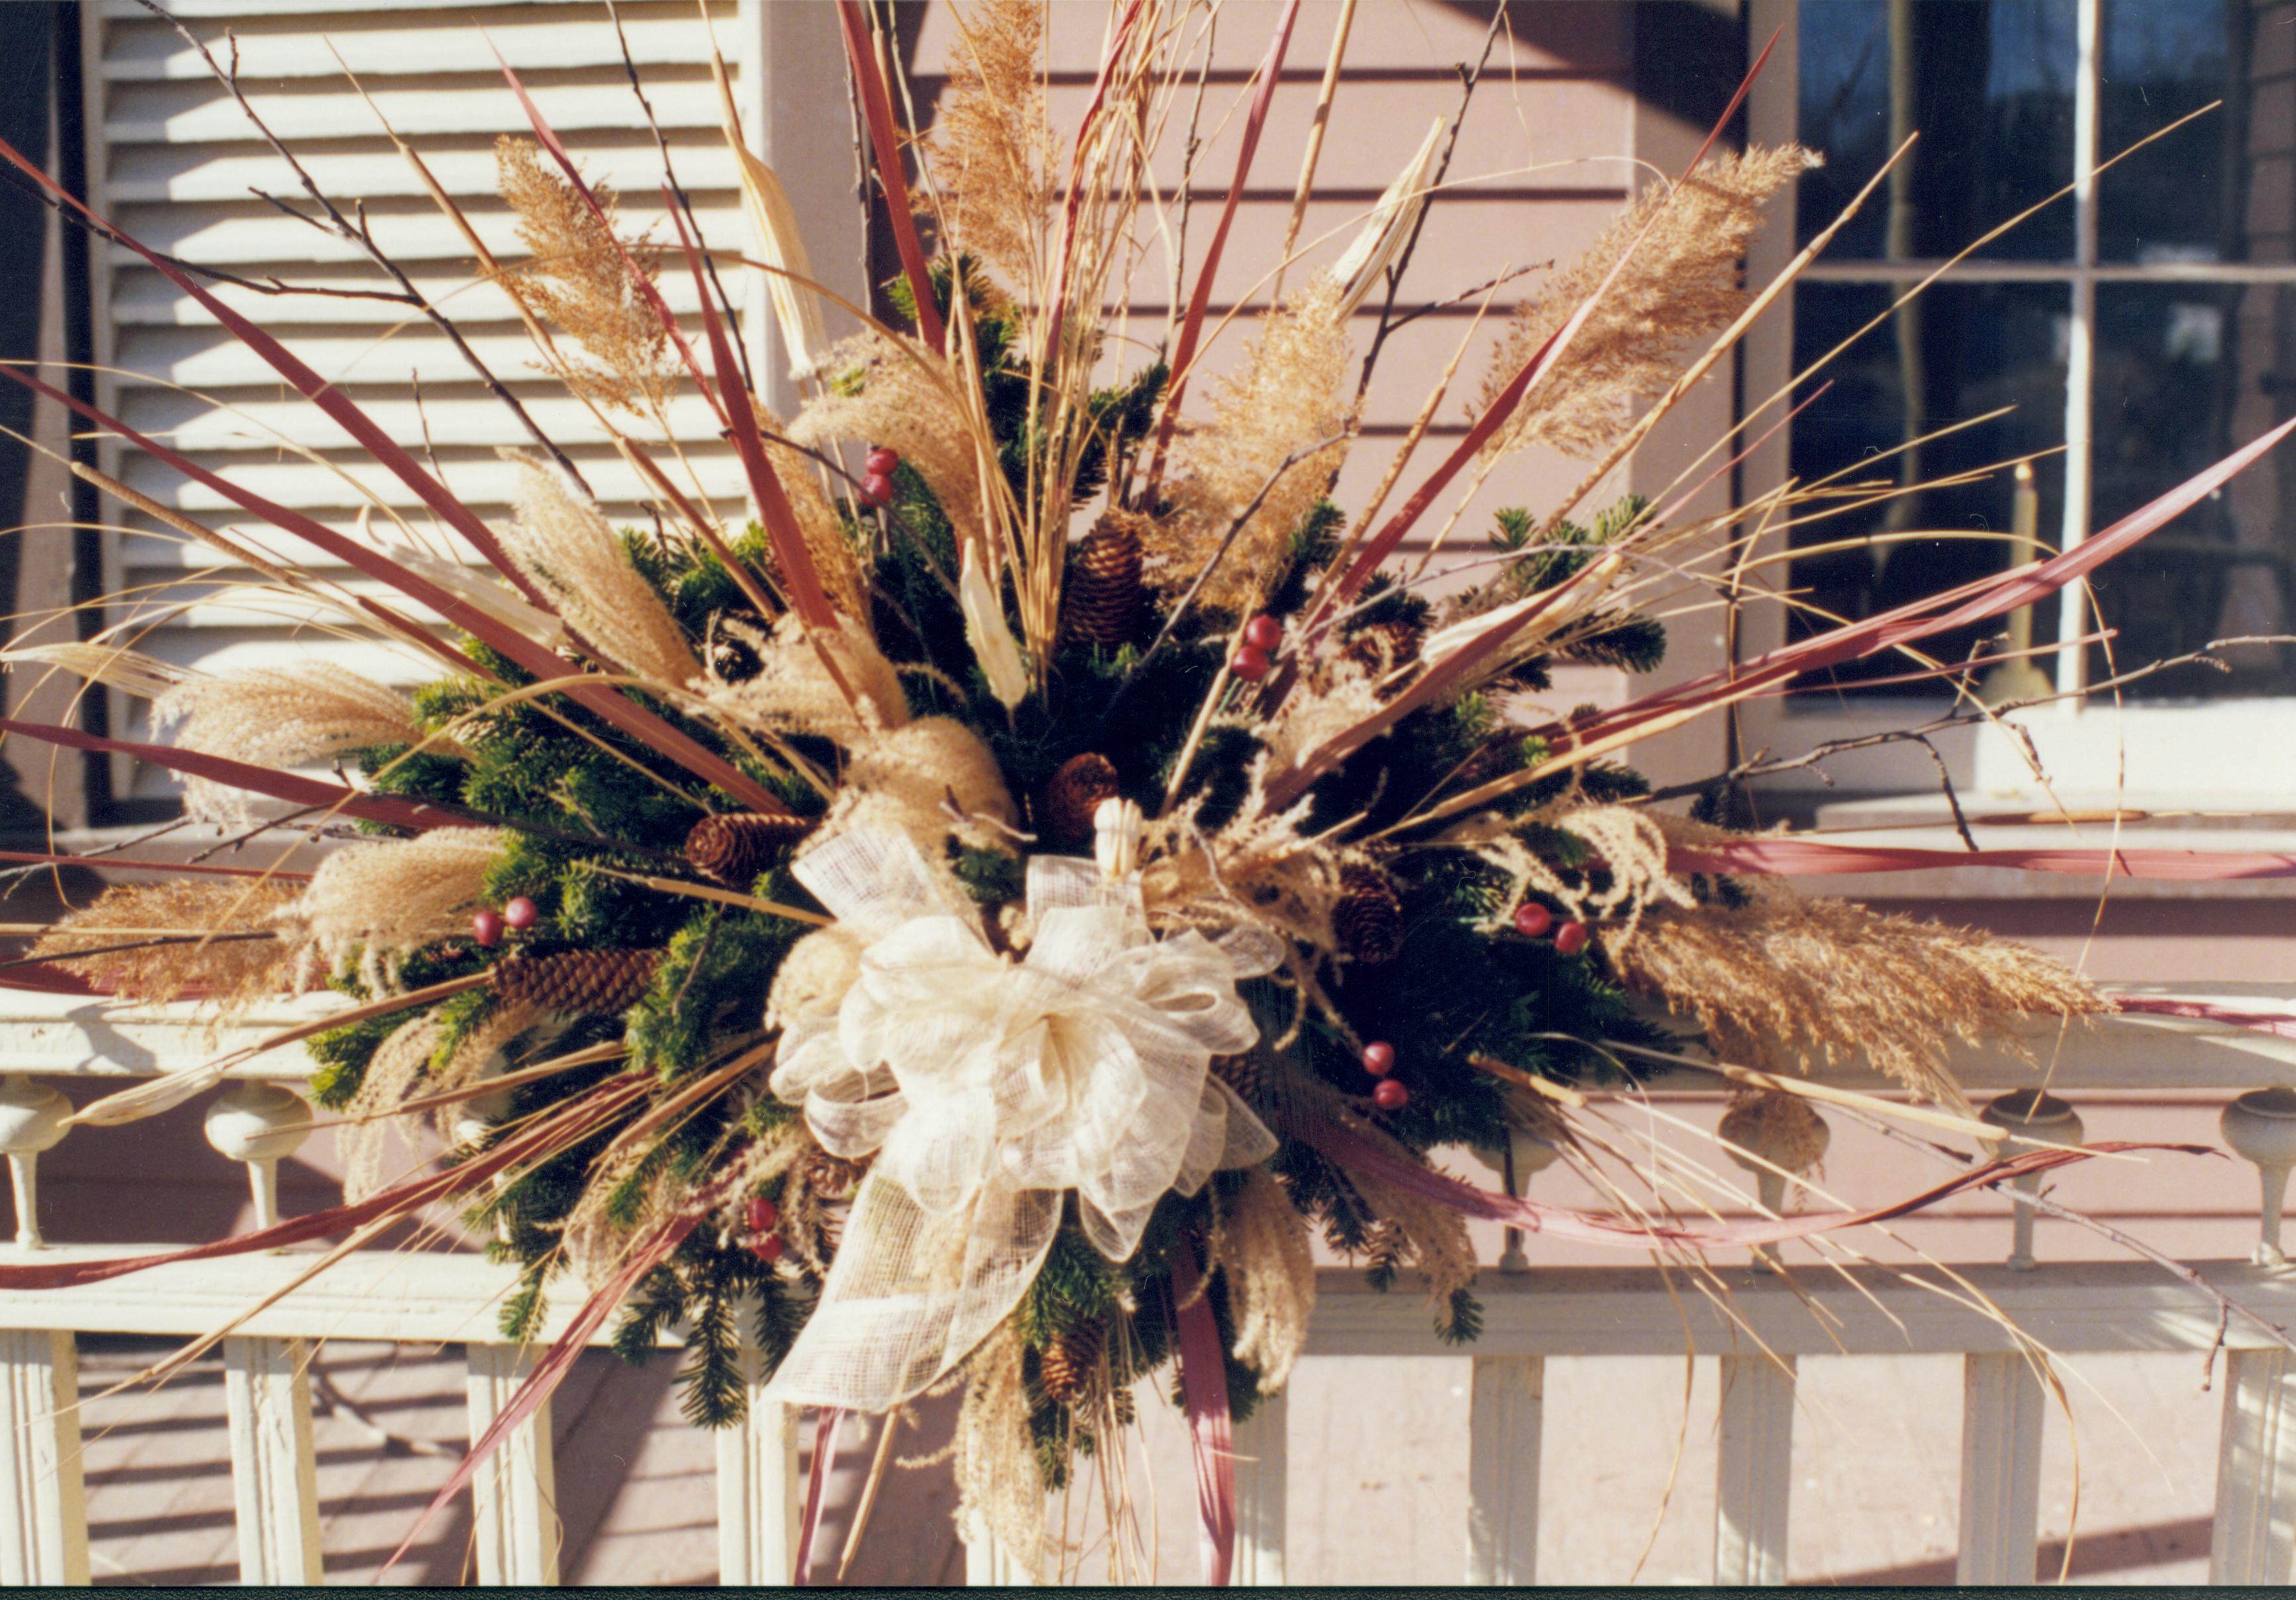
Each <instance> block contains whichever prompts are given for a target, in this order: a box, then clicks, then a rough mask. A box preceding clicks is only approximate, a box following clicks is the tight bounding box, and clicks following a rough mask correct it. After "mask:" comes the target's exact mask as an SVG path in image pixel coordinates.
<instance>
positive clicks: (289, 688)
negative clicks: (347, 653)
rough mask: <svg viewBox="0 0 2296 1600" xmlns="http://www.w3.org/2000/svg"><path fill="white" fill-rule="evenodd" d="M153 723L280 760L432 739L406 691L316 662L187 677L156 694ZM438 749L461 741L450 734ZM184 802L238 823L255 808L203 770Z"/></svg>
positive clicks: (303, 760)
mask: <svg viewBox="0 0 2296 1600" xmlns="http://www.w3.org/2000/svg"><path fill="white" fill-rule="evenodd" d="M152 728H153V729H154V731H158V732H161V733H165V732H167V731H168V730H170V729H180V730H181V731H180V732H178V733H177V735H176V743H177V744H178V745H180V746H182V747H184V749H186V750H197V751H200V752H201V753H203V754H205V755H224V756H228V757H230V758H231V759H232V760H234V761H241V762H246V763H250V764H252V765H255V766H266V767H279V768H293V767H299V766H306V765H309V764H311V763H317V762H332V761H335V760H339V759H340V758H341V757H343V756H345V755H352V754H354V753H356V752H357V751H360V750H374V749H381V748H383V747H388V746H393V745H413V744H418V743H420V742H421V741H422V739H423V738H424V737H425V731H424V729H423V728H422V725H421V724H420V723H419V722H416V721H415V717H414V706H412V705H411V704H410V703H409V702H408V700H407V699H406V696H404V695H402V694H400V693H398V691H397V690H390V689H385V688H384V687H383V686H382V685H381V684H380V683H377V682H373V680H372V679H368V678H363V677H361V676H360V675H359V674H358V673H355V672H351V671H349V670H348V669H347V668H345V667H340V666H337V665H333V664H332V663H331V662H325V661H317V660H307V661H302V662H299V663H297V664H296V665H294V666H292V667H281V666H266V667H253V668H250V669H249V670H247V671H245V672H237V673H225V674H224V675H222V676H220V677H212V678H208V677H201V678H191V679H187V680H186V681H184V682H182V683H180V684H178V685H176V687H175V688H173V689H170V690H168V691H167V692H166V693H164V694H162V695H160V697H159V698H157V699H155V700H153V701H152ZM430 748H431V749H433V750H439V749H442V748H443V749H444V751H446V752H447V753H448V754H452V753H453V752H454V751H455V749H456V748H457V747H455V746H454V745H451V744H445V743H444V742H443V741H440V742H434V743H433V744H432V745H431V746H430ZM184 810H185V811H186V812H189V813H190V815H192V816H193V818H195V819H198V820H201V821H215V822H222V823H225V824H228V825H232V826H243V825H245V824H246V822H247V821H248V820H250V817H251V815H252V812H251V810H250V803H249V800H248V797H247V796H246V795H245V794H243V793H242V792H241V791H240V790H238V789H235V788H229V787H228V786H226V785H224V784H220V783H217V782H214V781H213V780H209V779H204V778H189V777H187V778H186V779H185V780H184Z"/></svg>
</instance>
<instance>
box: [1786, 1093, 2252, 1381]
mask: <svg viewBox="0 0 2296 1600" xmlns="http://www.w3.org/2000/svg"><path fill="white" fill-rule="evenodd" d="M1831 1108H1832V1109H1833V1110H1837V1111H1839V1112H1841V1114H1842V1115H1844V1116H1847V1117H1849V1119H1851V1120H1852V1121H1853V1122H1857V1123H1859V1124H1861V1125H1862V1126H1865V1127H1867V1128H1871V1129H1872V1130H1874V1131H1875V1132H1876V1133H1879V1134H1881V1135H1882V1136H1883V1137H1884V1138H1887V1139H1895V1140H1897V1141H1898V1143H1899V1144H1901V1145H1907V1146H1910V1147H1913V1148H1914V1149H1916V1150H1920V1151H1923V1152H1924V1153H1926V1154H1927V1155H1931V1156H1933V1157H1935V1158H1936V1159H1937V1160H1939V1161H1942V1162H1946V1163H1950V1164H1952V1165H1954V1166H1959V1167H1972V1166H1975V1165H1976V1164H1977V1158H1976V1157H1975V1156H1973V1155H1965V1154H1964V1153H1963V1152H1961V1151H1959V1150H1956V1149H1954V1148H1953V1147H1950V1146H1948V1145H1940V1144H1939V1143H1937V1142H1936V1141H1935V1140H1933V1139H1923V1137H1922V1136H1921V1135H1919V1134H1917V1133H1912V1132H1908V1131H1907V1130H1905V1129H1903V1128H1898V1127H1895V1126H1892V1125H1891V1124H1890V1122H1889V1121H1888V1120H1887V1119H1886V1118H1883V1117H1879V1116H1874V1115H1873V1114H1870V1113H1867V1112H1864V1111H1860V1110H1858V1109H1857V1108H1856V1107H1854V1106H1840V1105H1836V1106H1832V1107H1831ZM1983 1187H1985V1188H1990V1189H1992V1190H1993V1191H1994V1192H1995V1193H1996V1194H1998V1195H2002V1196H2006V1197H2007V1198H2008V1199H2010V1200H2011V1201H2013V1203H2015V1204H2019V1205H2022V1206H2027V1207H2029V1208H2030V1209H2031V1210H2034V1211H2037V1212H2040V1213H2041V1214H2042V1215H2043V1216H2046V1217H2054V1218H2056V1219H2057V1220H2059V1221H2061V1222H2071V1223H2072V1224H2073V1225H2074V1226H2076V1227H2079V1228H2086V1229H2088V1230H2089V1231H2090V1232H2091V1233H2093V1234H2095V1235H2096V1236H2097V1237H2100V1238H2103V1239H2108V1240H2110V1241H2112V1243H2113V1244H2115V1245H2120V1247H2121V1248H2122V1249H2123V1250H2126V1251H2128V1252H2129V1253H2131V1254H2132V1255H2137V1256H2142V1257H2143V1258H2144V1260H2146V1261H2151V1262H2152V1263H2153V1265H2154V1266H2156V1267H2158V1268H2160V1269H2161V1270H2162V1271H2164V1272H2166V1273H2168V1274H2169V1276H2170V1277H2171V1278H2176V1279H2177V1281H2178V1282H2180V1283H2182V1284H2184V1285H2185V1286H2187V1287H2189V1288H2191V1289H2192V1290H2193V1291H2194V1293H2195V1294H2202V1295H2205V1296H2207V1297H2208V1299H2209V1300H2210V1302H2213V1303H2214V1304H2215V1306H2216V1308H2217V1314H2218V1318H2220V1319H2221V1320H2223V1321H2225V1322H2229V1321H2230V1319H2231V1318H2235V1317H2237V1318H2240V1319H2241V1320H2242V1321H2243V1322H2244V1323H2246V1324H2247V1325H2248V1326H2250V1327H2253V1328H2254V1329H2256V1330H2257V1331H2258V1332H2259V1333H2260V1334H2262V1335H2264V1336H2265V1337H2266V1338H2267V1339H2269V1340H2270V1341H2271V1342H2272V1343H2275V1344H2276V1345H2278V1346H2280V1347H2281V1348H2282V1349H2283V1350H2286V1351H2296V1339H2292V1338H2290V1337H2289V1335H2288V1330H2287V1329H2286V1328H2284V1327H2281V1326H2280V1324H2278V1323H2276V1322H2271V1321H2267V1320H2266V1319H2265V1318H2263V1317H2262V1316H2260V1315H2259V1314H2258V1313H2257V1312H2255V1311H2251V1310H2249V1309H2248V1308H2247V1307H2246V1306H2243V1305H2242V1304H2241V1303H2240V1302H2238V1301H2236V1300H2234V1299H2233V1298H2231V1297H2230V1296H2229V1295H2227V1294H2225V1292H2224V1291H2223V1290H2221V1289H2219V1288H2218V1287H2217V1286H2215V1285H2213V1284H2211V1283H2210V1282H2209V1281H2208V1280H2207V1279H2206V1278H2202V1276H2201V1275H2200V1274H2199V1273H2197V1272H2195V1271H2194V1270H2193V1269H2191V1268H2190V1267H2188V1266H2186V1265H2185V1263H2184V1262H2182V1261H2178V1260H2177V1259H2176V1258H2175V1257H2174V1256H2171V1255H2168V1254H2166V1253H2163V1252H2161V1251H2159V1250H2156V1249H2154V1248H2153V1246H2152V1245H2147V1244H2146V1243H2145V1242H2144V1240H2142V1239H2140V1238H2137V1237H2134V1236H2133V1235H2130V1234H2126V1233H2123V1232H2122V1231H2121V1230H2120V1229H2118V1228H2115V1227H2114V1226H2112V1223H2110V1222H2106V1221H2103V1220H2100V1219H2098V1218H2095V1217H2092V1216H2090V1215H2089V1214H2088V1213H2087V1212H2078V1211H2075V1210H2073V1209H2072V1207H2071V1206H2069V1205H2066V1204H2063V1203H2062V1202H2061V1201H2057V1200H2053V1199H2051V1198H2050V1197H2049V1196H2046V1195H2045V1194H2041V1193H2039V1192H2038V1191H2037V1190H2030V1189H2021V1188H2017V1187H2016V1185H2015V1184H2014V1183H2013V1182H2012V1181H2010V1180H2007V1179H1996V1180H1993V1181H1992V1182H1991V1183H1989V1184H1986V1185H1984V1186H1983ZM2222 1338H2223V1330H2222V1329H2221V1328H2219V1330H2218V1340H2219V1342H2221V1340H2222Z"/></svg>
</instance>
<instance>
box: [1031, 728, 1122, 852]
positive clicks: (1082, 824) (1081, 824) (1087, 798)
mask: <svg viewBox="0 0 2296 1600" xmlns="http://www.w3.org/2000/svg"><path fill="white" fill-rule="evenodd" d="M1118 792H1119V786H1118V783H1117V780H1116V763H1114V762H1111V760H1109V759H1108V757H1107V756H1105V755H1095V754H1094V753H1093V752H1092V751H1090V750H1087V751H1086V752H1085V753H1084V754H1083V755H1071V756H1070V757H1069V758H1068V759H1067V760H1066V761H1064V762H1062V763H1061V764H1060V767H1059V769H1058V770H1057V771H1054V773H1053V775H1052V778H1051V780H1049V781H1048V782H1046V785H1045V810H1044V815H1043V816H1042V817H1040V818H1039V819H1038V820H1039V822H1040V823H1041V824H1042V825H1043V827H1044V830H1045V837H1046V840H1047V841H1048V842H1050V843H1054V844H1062V845H1074V844H1078V843H1081V842H1083V841H1085V840H1087V839H1089V838H1091V837H1092V817H1093V813H1094V812H1096V811H1098V810H1099V809H1100V803H1101V802H1102V801H1103V800H1113V799H1115V798H1116V797H1117V794H1118Z"/></svg>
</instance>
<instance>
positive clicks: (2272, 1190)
mask: <svg viewBox="0 0 2296 1600" xmlns="http://www.w3.org/2000/svg"><path fill="white" fill-rule="evenodd" d="M2218 1126H2219V1127H2221V1128H2222V1129H2223V1130H2224V1139H2225V1143H2226V1144H2227V1145H2230V1146H2231V1147H2233V1150H2234V1152H2235V1154H2237V1155H2241V1156H2243V1158H2245V1159H2246V1160H2249V1161H2251V1162H2253V1163H2256V1172H2257V1178H2258V1180H2259V1182H2260V1184H2261V1185H2262V1198H2263V1207H2262V1218H2261V1221H2260V1225H2259V1229H2258V1237H2257V1242H2256V1254H2255V1261H2256V1264H2257V1265H2258V1266H2259V1267H2284V1266H2286V1265H2287V1264H2288V1258H2287V1256H2285V1255H2284V1254H2283V1253H2281V1249H2280V1208H2281V1206H2282V1204H2284V1202H2285V1201H2286V1199H2287V1196H2288V1171H2289V1169H2290V1168H2291V1167H2296V1089H2289V1088H2287V1087H2285V1086H2276V1087H2274V1088H2271V1089H2251V1090H2249V1091H2248V1092H2247V1093H2246V1094H2244V1095H2242V1096H2241V1097H2240V1098H2238V1099H2236V1100H2235V1101H2233V1103H2232V1104H2231V1105H2229V1106H2226V1107H2225V1108H2224V1114H2223V1115H2222V1117H2221V1118H2219V1119H2218Z"/></svg>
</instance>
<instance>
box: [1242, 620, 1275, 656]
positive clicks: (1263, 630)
mask: <svg viewBox="0 0 2296 1600" xmlns="http://www.w3.org/2000/svg"><path fill="white" fill-rule="evenodd" d="M1243 641H1244V643H1246V644H1248V645H1250V646H1251V648H1252V649H1256V650H1272V649H1275V647H1276V646H1277V645H1279V644H1282V643H1283V624H1282V623H1280V622H1278V621H1276V620H1275V618H1274V617H1272V616H1266V615H1264V614H1263V615H1261V616H1255V617H1253V618H1252V619H1251V621H1250V622H1248V623H1246V624H1243Z"/></svg>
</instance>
